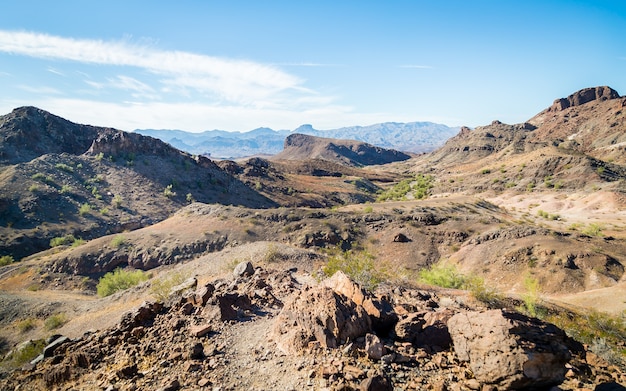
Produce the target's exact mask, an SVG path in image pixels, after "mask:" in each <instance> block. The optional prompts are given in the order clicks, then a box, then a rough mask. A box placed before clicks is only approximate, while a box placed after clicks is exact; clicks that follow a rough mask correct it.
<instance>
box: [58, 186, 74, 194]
mask: <svg viewBox="0 0 626 391" xmlns="http://www.w3.org/2000/svg"><path fill="white" fill-rule="evenodd" d="M60 192H61V194H67V193H71V192H72V186H70V185H63V186H61V190H60Z"/></svg>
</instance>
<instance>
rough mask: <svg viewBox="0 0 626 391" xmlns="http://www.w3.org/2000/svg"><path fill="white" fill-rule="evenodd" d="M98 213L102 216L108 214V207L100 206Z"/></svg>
mask: <svg viewBox="0 0 626 391" xmlns="http://www.w3.org/2000/svg"><path fill="white" fill-rule="evenodd" d="M100 214H101V215H102V216H106V215H108V214H109V208H106V207H105V208H100Z"/></svg>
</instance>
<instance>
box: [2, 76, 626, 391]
mask: <svg viewBox="0 0 626 391" xmlns="http://www.w3.org/2000/svg"><path fill="white" fill-rule="evenodd" d="M70 120H71V119H69V120H68V119H63V118H60V117H58V116H55V115H54V114H52V113H49V112H46V111H44V110H41V109H39V108H35V107H20V108H16V109H15V110H13V111H12V112H11V113H8V114H6V115H3V116H1V117H0V257H1V258H0V260H1V261H0V262H1V263H0V358H1V359H2V361H1V362H0V389H2V390H34V389H53V390H108V391H113V390H118V391H123V390H162V391H165V390H169V391H171V390H179V389H180V390H240V389H245V390H504V389H548V390H549V389H554V390H559V389H562V390H623V389H624V387H623V385H626V276H625V274H624V273H625V267H626V208H625V206H626V97H622V96H620V95H619V93H618V92H617V91H615V90H613V89H611V88H610V87H591V88H586V89H583V90H580V91H577V92H574V93H573V94H572V95H570V96H568V97H564V98H558V99H556V100H555V101H554V102H553V104H552V105H549V106H548V107H547V108H546V109H545V110H543V111H541V112H539V113H529V119H528V120H527V121H526V122H523V123H518V124H505V123H502V122H500V121H498V120H494V121H493V122H492V123H490V124H487V125H485V126H480V127H477V128H475V129H470V128H467V127H463V128H460V129H459V130H458V132H456V130H455V132H456V135H454V136H452V137H451V138H448V139H447V141H445V142H442V145H436V146H433V143H434V142H435V141H433V140H435V139H434V138H433V137H434V136H433V134H434V133H433V132H434V131H433V130H432V128H429V132H430V133H428V137H426V135H425V136H424V140H415V139H412V140H406V144H407V145H411V146H413V147H412V148H410V150H409V149H405V150H403V149H402V148H397V147H396V148H395V149H391V148H388V145H387V144H385V145H374V144H370V143H365V142H363V141H355V140H351V139H348V138H349V137H346V138H342V139H338V138H329V137H323V131H319V132H317V133H315V135H312V134H303V133H298V132H291V133H289V134H285V135H284V136H285V138H284V147H283V149H282V151H280V152H278V153H275V154H272V155H263V156H253V157H245V158H237V159H232V160H226V159H222V160H217V159H213V158H212V157H211V156H206V155H202V154H200V155H198V154H192V153H190V152H185V151H183V150H180V149H177V148H176V147H174V146H173V145H172V144H168V143H166V142H163V141H161V140H159V139H157V138H154V137H150V136H146V135H143V134H140V133H141V132H123V131H120V130H116V129H113V128H105V127H96V126H92V125H81V124H76V123H73V122H70ZM102 122H103V124H106V118H104V119H103V121H102ZM435 133H436V132H435ZM398 134H401V133H397V134H395V136H396V137H398ZM412 137H417V136H415V135H413V136H412ZM353 138H357V137H356V136H355V137H353ZM394 142H395V144H394V145H398V143H399V142H398V140H397V139H396V140H395V141H394ZM400 143H401V142H400ZM181 145H182V144H181ZM235 145H236V143H235ZM424 146H433V148H432V149H431V150H430V151H429V152H424V151H423V150H422V149H419V148H426V147H424ZM231 147H232V145H231Z"/></svg>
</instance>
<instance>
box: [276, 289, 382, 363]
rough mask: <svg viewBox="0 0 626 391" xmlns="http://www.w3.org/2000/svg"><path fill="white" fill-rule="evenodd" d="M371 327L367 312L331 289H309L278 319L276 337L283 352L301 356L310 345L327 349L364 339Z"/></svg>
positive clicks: (284, 309) (287, 304)
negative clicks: (359, 338)
mask: <svg viewBox="0 0 626 391" xmlns="http://www.w3.org/2000/svg"><path fill="white" fill-rule="evenodd" d="M371 328H372V324H371V321H370V318H369V316H368V315H367V312H365V309H364V308H363V307H362V306H360V305H357V304H356V303H355V302H354V301H352V300H350V299H348V298H347V297H346V296H344V295H341V294H338V293H337V292H335V291H334V290H332V289H331V288H328V287H323V286H322V287H307V288H304V289H303V290H302V292H301V293H300V294H299V295H297V296H296V297H294V298H293V299H292V300H291V301H289V302H288V303H286V304H285V307H284V308H283V309H282V311H281V312H280V314H278V316H277V317H276V320H275V322H274V328H273V330H272V334H273V338H274V339H275V340H276V343H277V345H278V347H279V349H281V350H282V351H284V352H289V353H301V352H303V351H304V350H305V349H306V348H308V347H309V344H310V343H314V344H319V346H321V347H324V348H336V347H338V346H339V345H341V344H344V343H346V342H348V341H351V340H354V339H356V338H358V337H362V336H364V335H365V334H366V333H368V332H369V331H371Z"/></svg>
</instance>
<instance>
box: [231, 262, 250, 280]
mask: <svg viewBox="0 0 626 391" xmlns="http://www.w3.org/2000/svg"><path fill="white" fill-rule="evenodd" d="M253 274H254V266H252V262H249V261H244V262H241V263H239V264H238V265H237V266H235V270H233V275H234V276H235V277H245V276H251V275H253Z"/></svg>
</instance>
